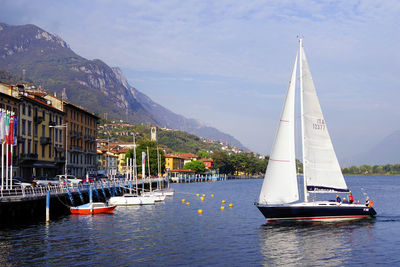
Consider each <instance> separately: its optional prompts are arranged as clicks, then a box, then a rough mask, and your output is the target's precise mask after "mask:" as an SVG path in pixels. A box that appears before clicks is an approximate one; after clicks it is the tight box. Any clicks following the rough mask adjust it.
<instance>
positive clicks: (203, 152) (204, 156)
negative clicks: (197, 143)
mask: <svg viewBox="0 0 400 267" xmlns="http://www.w3.org/2000/svg"><path fill="white" fill-rule="evenodd" d="M197 156H199V157H200V158H207V159H208V158H210V154H209V153H208V152H206V151H199V152H197Z"/></svg>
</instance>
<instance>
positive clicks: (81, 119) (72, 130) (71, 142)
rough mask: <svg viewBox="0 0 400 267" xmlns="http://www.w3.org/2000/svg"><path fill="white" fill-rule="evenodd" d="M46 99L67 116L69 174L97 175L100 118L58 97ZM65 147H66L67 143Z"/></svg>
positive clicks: (49, 96) (65, 118)
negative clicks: (97, 143) (97, 139)
mask: <svg viewBox="0 0 400 267" xmlns="http://www.w3.org/2000/svg"><path fill="white" fill-rule="evenodd" d="M44 97H45V98H46V100H48V101H50V102H51V103H52V105H54V106H55V107H57V108H58V109H60V110H62V111H63V112H64V114H65V115H64V121H65V123H67V124H68V134H67V136H68V166H67V169H68V173H69V174H72V175H75V176H85V175H86V173H89V174H93V173H95V172H96V170H97V159H96V137H97V123H98V120H99V119H100V118H99V117H98V116H96V115H95V114H93V113H91V112H89V111H88V110H86V109H84V108H82V107H79V106H77V105H74V104H72V103H69V102H67V101H64V100H62V99H60V98H58V97H56V96H52V95H45V96H44ZM64 138H65V139H66V137H64ZM63 145H64V147H65V146H66V144H65V142H64V144H63Z"/></svg>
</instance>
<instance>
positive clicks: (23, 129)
mask: <svg viewBox="0 0 400 267" xmlns="http://www.w3.org/2000/svg"><path fill="white" fill-rule="evenodd" d="M25 124H26V120H24V119H22V122H21V132H22V135H25Z"/></svg>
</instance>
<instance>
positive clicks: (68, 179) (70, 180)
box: [56, 174, 82, 184]
mask: <svg viewBox="0 0 400 267" xmlns="http://www.w3.org/2000/svg"><path fill="white" fill-rule="evenodd" d="M56 178H57V179H58V180H59V181H60V183H63V184H81V183H82V180H81V179H77V178H76V177H75V176H73V175H65V174H61V175H57V176H56Z"/></svg>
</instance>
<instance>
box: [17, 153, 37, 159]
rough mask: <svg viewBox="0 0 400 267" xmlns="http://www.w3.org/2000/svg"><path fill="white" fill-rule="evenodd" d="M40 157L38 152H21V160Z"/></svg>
mask: <svg viewBox="0 0 400 267" xmlns="http://www.w3.org/2000/svg"><path fill="white" fill-rule="evenodd" d="M37 159H38V154H33V153H29V154H20V160H21V161H24V160H26V161H28V160H37Z"/></svg>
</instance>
